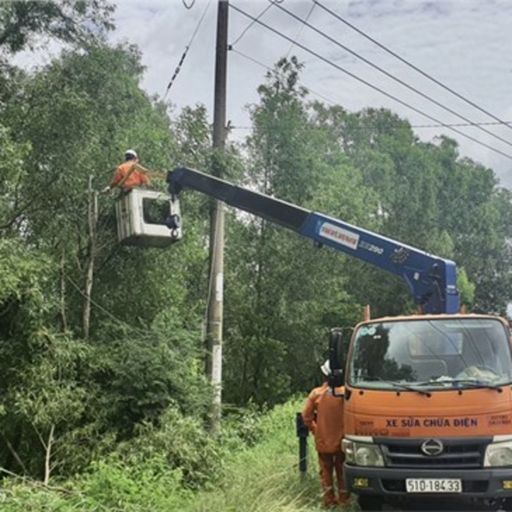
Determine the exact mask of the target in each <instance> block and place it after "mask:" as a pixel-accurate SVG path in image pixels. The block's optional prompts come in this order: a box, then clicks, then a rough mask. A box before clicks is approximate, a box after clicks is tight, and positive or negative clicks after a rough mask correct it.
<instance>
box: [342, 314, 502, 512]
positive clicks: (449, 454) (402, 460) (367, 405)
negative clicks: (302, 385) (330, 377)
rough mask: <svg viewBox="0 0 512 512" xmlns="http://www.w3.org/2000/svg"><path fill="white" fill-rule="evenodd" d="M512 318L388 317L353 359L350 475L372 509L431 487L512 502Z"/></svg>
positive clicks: (356, 341) (364, 338)
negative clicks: (511, 325)
mask: <svg viewBox="0 0 512 512" xmlns="http://www.w3.org/2000/svg"><path fill="white" fill-rule="evenodd" d="M511 385H512V357H511V345H510V335H509V327H508V324H507V323H506V322H505V320H503V319H501V318H499V317H496V316H489V315H417V316H408V317H393V318H380V319H374V320H370V321H366V322H363V323H360V324H358V325H357V326H356V328H355V330H354V333H353V336H352V339H351V343H350V347H349V351H348V355H347V358H346V362H345V396H344V400H345V418H344V422H345V438H344V440H343V451H344V453H345V468H344V469H345V479H346V485H347V488H348V490H350V491H351V492H352V493H355V494H357V495H358V497H359V501H360V505H361V506H362V508H363V509H378V508H379V505H380V504H382V503H383V502H385V501H390V502H393V501H397V500H398V501H400V500H402V501H403V500H404V499H409V498H418V497H419V498H423V499H424V498H425V497H426V496H429V497H435V498H436V499H440V498H442V499H443V500H444V501H445V498H446V499H450V498H461V497H464V498H469V499H471V500H487V501H492V502H495V503H499V504H503V503H505V504H507V506H509V505H510V498H512V388H511Z"/></svg>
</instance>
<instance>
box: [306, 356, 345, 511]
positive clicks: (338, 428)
mask: <svg viewBox="0 0 512 512" xmlns="http://www.w3.org/2000/svg"><path fill="white" fill-rule="evenodd" d="M320 369H321V371H322V374H323V376H324V383H323V384H322V385H321V386H320V387H318V388H315V389H313V391H311V393H310V394H309V396H308V398H307V399H306V403H305V404H304V409H303V410H302V417H303V419H304V424H305V425H306V426H307V427H308V428H309V430H310V431H311V432H312V433H313V435H314V437H315V447H316V451H317V452H318V461H319V465H320V479H321V482H322V492H323V503H324V505H325V506H326V507H332V506H335V505H336V504H344V503H347V502H348V500H349V495H348V493H347V492H346V491H345V483H344V481H343V461H344V455H343V452H342V451H341V440H342V439H343V398H341V397H338V396H333V393H332V389H331V387H330V386H329V384H328V377H329V376H330V375H331V367H330V364H329V361H328V360H327V361H325V363H324V364H323V365H322V366H321V367H320ZM343 391H344V390H343V388H337V393H336V394H338V393H340V394H341V393H343ZM334 472H335V473H336V480H337V484H338V486H337V487H338V497H336V494H335V492H334V478H333V473H334Z"/></svg>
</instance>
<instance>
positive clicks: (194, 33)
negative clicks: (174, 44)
mask: <svg viewBox="0 0 512 512" xmlns="http://www.w3.org/2000/svg"><path fill="white" fill-rule="evenodd" d="M194 2H195V0H194V1H193V2H192V3H191V4H190V6H188V5H187V4H186V3H185V1H184V0H183V5H184V6H185V7H186V8H187V9H191V8H192V7H193V5H194ZM210 3H211V0H208V3H207V4H206V7H205V9H204V11H203V14H202V16H201V18H200V19H199V22H198V24H197V25H196V28H195V30H194V32H193V33H192V37H191V38H190V41H189V43H188V44H187V46H185V50H184V51H183V54H182V56H181V59H180V61H179V62H178V65H177V66H176V69H175V70H174V74H173V75H172V78H171V81H170V82H169V84H168V85H167V89H166V90H165V94H164V99H165V97H166V96H167V93H168V92H169V90H170V88H171V87H172V84H173V83H174V80H176V77H177V76H178V74H179V72H180V71H181V66H182V65H183V62H184V61H185V57H186V56H187V53H188V51H189V49H190V47H191V46H192V43H193V42H194V39H195V37H196V35H197V33H198V32H199V27H200V26H201V24H202V23H203V20H204V18H205V16H206V12H207V11H208V8H209V7H210Z"/></svg>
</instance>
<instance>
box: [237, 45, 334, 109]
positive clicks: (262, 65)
mask: <svg viewBox="0 0 512 512" xmlns="http://www.w3.org/2000/svg"><path fill="white" fill-rule="evenodd" d="M231 51H232V52H234V53H236V54H238V55H240V56H241V57H243V58H244V59H247V60H250V61H251V62H254V63H255V64H258V66H261V67H262V68H265V69H266V70H268V71H270V72H272V71H274V69H272V68H271V67H270V66H267V65H266V64H264V63H263V62H260V61H259V60H256V59H255V58H254V57H251V56H250V55H247V54H245V53H243V52H241V51H240V50H236V49H235V48H231ZM305 87H306V89H307V90H308V92H310V93H311V94H312V95H313V96H318V97H319V98H320V99H322V100H324V101H325V102H326V103H330V104H331V105H333V106H334V105H339V101H338V102H336V101H333V100H330V99H329V98H327V97H326V96H324V95H323V94H320V93H319V92H316V91H314V90H313V89H310V88H309V87H308V86H305Z"/></svg>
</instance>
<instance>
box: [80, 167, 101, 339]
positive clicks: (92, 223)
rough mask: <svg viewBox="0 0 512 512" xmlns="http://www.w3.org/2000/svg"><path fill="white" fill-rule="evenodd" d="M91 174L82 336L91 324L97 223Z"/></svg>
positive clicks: (88, 330) (87, 331)
mask: <svg viewBox="0 0 512 512" xmlns="http://www.w3.org/2000/svg"><path fill="white" fill-rule="evenodd" d="M92 179H93V177H92V176H89V188H88V196H89V203H88V212H87V213H88V215H87V219H88V228H89V242H88V245H89V250H88V260H87V265H86V274H85V289H84V309H83V322H82V328H83V333H84V338H85V339H87V338H88V337H89V332H90V325H91V295H92V285H93V279H94V259H95V256H96V226H97V223H98V193H97V192H96V191H95V190H93V188H92Z"/></svg>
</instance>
